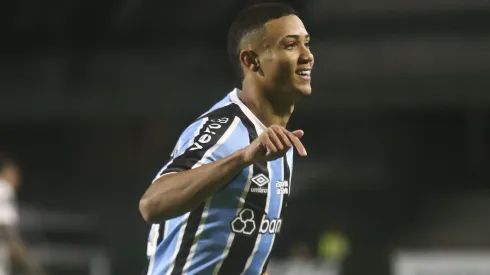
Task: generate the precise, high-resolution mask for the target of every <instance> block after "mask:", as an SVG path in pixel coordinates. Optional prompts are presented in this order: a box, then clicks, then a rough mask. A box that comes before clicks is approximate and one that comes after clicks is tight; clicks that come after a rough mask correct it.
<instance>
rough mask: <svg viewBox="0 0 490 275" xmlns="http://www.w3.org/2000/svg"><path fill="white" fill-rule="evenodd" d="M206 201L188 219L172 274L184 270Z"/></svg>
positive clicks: (174, 274) (175, 274)
mask: <svg viewBox="0 0 490 275" xmlns="http://www.w3.org/2000/svg"><path fill="white" fill-rule="evenodd" d="M204 205H205V204H204V203H202V204H201V205H200V206H199V207H198V208H197V209H195V210H193V211H191V213H190V214H189V218H188V220H187V225H186V227H185V231H184V235H183V237H182V243H181V245H180V248H179V252H178V253H177V257H176V258H175V264H174V269H173V270H172V273H170V274H171V275H180V274H182V272H183V270H184V266H185V264H186V262H187V257H188V256H189V253H190V251H191V247H192V244H193V243H194V239H195V238H196V232H197V229H198V227H199V223H200V221H201V216H202V213H203V212H204Z"/></svg>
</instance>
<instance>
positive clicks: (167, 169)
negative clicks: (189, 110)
mask: <svg viewBox="0 0 490 275" xmlns="http://www.w3.org/2000/svg"><path fill="white" fill-rule="evenodd" d="M239 92H240V91H239V90H238V89H234V90H233V91H232V92H230V93H229V94H228V95H227V96H226V97H225V98H224V99H222V100H221V101H220V102H218V103H216V104H215V105H214V106H213V107H212V108H211V109H210V110H208V111H207V112H206V113H205V114H203V115H202V116H201V117H199V118H198V119H197V120H196V121H195V122H194V123H192V124H191V125H190V126H188V127H187V128H186V129H185V130H184V132H183V133H182V134H181V136H180V138H179V140H178V142H177V145H176V147H175V149H174V151H173V153H172V155H171V159H170V161H169V162H168V163H167V164H166V165H165V166H164V167H163V168H162V169H161V171H159V173H158V174H157V176H156V178H155V180H156V179H158V178H159V177H161V176H163V175H166V174H169V173H175V172H180V171H184V170H188V169H193V168H196V167H199V166H201V165H204V164H207V163H210V162H213V161H216V160H218V159H221V158H224V157H226V156H228V155H230V154H232V153H233V152H235V151H237V150H240V149H243V148H244V147H246V146H247V145H249V144H250V143H251V142H252V141H253V140H254V139H255V138H257V136H258V135H260V134H261V133H262V132H263V131H264V130H265V129H266V127H265V126H264V125H263V124H262V123H261V122H260V121H259V120H258V119H257V117H256V116H255V115H254V114H253V113H252V112H251V111H250V110H249V109H248V108H247V107H246V106H245V105H244V104H243V102H242V101H241V100H240V99H239V97H238V93H239ZM292 165H293V150H292V149H290V150H289V151H288V152H287V154H286V156H285V157H282V158H279V159H276V160H274V161H269V162H263V163H255V164H253V165H251V166H249V167H247V168H245V169H243V170H242V171H241V172H240V174H239V175H237V177H235V178H234V179H233V180H232V181H231V182H230V183H229V184H227V185H226V186H225V187H223V188H222V189H221V190H220V191H218V192H217V193H215V194H214V195H213V196H211V197H209V198H208V199H207V200H206V201H204V202H203V203H202V204H201V205H199V207H197V208H196V209H194V210H192V211H190V212H188V213H185V214H183V215H182V216H179V217H176V218H173V219H170V220H167V221H166V222H165V223H162V224H154V225H152V227H151V230H150V234H149V240H148V251H147V252H148V253H147V254H148V257H149V261H150V263H149V269H148V275H177V274H179V275H180V274H189V275H191V274H192V275H194V274H200V275H201V274H203V275H207V274H209V275H211V274H213V275H239V274H245V275H259V274H263V273H264V272H265V270H266V268H267V263H268V259H269V256H270V253H271V250H272V248H273V245H274V239H275V237H276V234H278V233H280V231H281V226H282V218H283V215H284V210H285V208H286V204H287V200H288V196H289V192H290V187H291V174H292Z"/></svg>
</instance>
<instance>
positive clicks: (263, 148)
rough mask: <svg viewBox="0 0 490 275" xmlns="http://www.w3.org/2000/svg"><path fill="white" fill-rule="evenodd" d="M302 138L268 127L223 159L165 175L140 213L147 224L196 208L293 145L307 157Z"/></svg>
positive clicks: (147, 195) (142, 203)
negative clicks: (240, 175) (251, 168)
mask: <svg viewBox="0 0 490 275" xmlns="http://www.w3.org/2000/svg"><path fill="white" fill-rule="evenodd" d="M302 136H303V132H302V131H295V132H293V133H291V132H289V131H287V130H286V129H284V128H282V127H279V126H271V127H269V128H268V129H267V131H264V133H262V134H261V135H260V136H259V137H258V138H257V139H256V140H255V141H254V142H252V143H251V144H250V145H249V146H247V147H246V148H244V149H242V150H238V151H236V152H234V153H232V154H231V155H229V156H227V157H225V158H222V159H219V160H217V161H214V162H211V163H209V164H205V165H202V166H200V167H198V168H195V169H190V170H186V171H183V172H177V173H173V174H168V175H164V176H162V177H160V178H159V179H157V180H156V181H155V182H154V183H153V184H152V185H151V186H150V187H149V188H148V190H147V191H146V192H145V194H144V195H143V197H142V198H141V200H140V203H139V209H140V212H141V214H142V216H143V218H144V219H145V221H146V222H148V223H159V222H163V221H165V220H167V219H170V218H173V217H177V216H180V215H182V214H183V213H186V212H188V211H190V210H192V209H194V208H195V207H197V206H198V205H199V204H200V203H202V202H203V201H204V200H205V199H206V198H208V197H209V196H211V195H212V194H213V193H215V192H216V191H217V190H219V189H220V188H221V187H222V186H224V185H225V184H227V183H229V182H230V181H231V180H232V179H233V178H234V177H235V176H236V175H238V173H240V171H241V170H243V169H244V168H246V167H247V166H249V165H251V164H253V163H256V162H258V161H269V160H273V159H277V158H279V157H282V156H283V155H284V154H286V152H287V151H288V150H289V148H290V147H291V146H292V145H295V146H296V148H297V149H298V151H299V152H300V155H306V151H304V147H303V145H302V144H301V142H300V141H299V138H301V137H302Z"/></svg>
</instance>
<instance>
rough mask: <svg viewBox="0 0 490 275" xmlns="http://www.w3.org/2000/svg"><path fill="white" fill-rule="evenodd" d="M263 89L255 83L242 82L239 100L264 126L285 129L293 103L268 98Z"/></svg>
mask: <svg viewBox="0 0 490 275" xmlns="http://www.w3.org/2000/svg"><path fill="white" fill-rule="evenodd" d="M270 94H273V93H268V92H267V91H264V89H262V88H260V87H258V86H257V85H256V84H255V83H253V82H251V81H248V80H246V79H245V80H243V83H242V93H241V94H240V95H239V97H240V99H241V100H242V101H243V102H244V103H245V105H246V106H247V107H248V108H249V109H250V111H252V113H253V114H254V115H255V116H256V117H257V118H258V119H259V120H260V121H261V122H262V123H263V124H264V125H265V126H266V127H269V126H271V125H274V124H275V125H280V126H283V127H286V125H287V123H288V121H289V118H290V117H291V114H292V113H293V110H294V103H291V102H287V101H286V100H284V99H282V100H281V99H280V98H278V97H274V96H268V95H270Z"/></svg>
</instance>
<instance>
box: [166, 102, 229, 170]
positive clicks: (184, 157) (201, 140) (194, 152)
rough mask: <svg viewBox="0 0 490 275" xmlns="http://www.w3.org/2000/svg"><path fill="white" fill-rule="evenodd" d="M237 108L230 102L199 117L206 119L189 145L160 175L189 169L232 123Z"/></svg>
mask: <svg viewBox="0 0 490 275" xmlns="http://www.w3.org/2000/svg"><path fill="white" fill-rule="evenodd" d="M237 110H238V106H237V105H235V104H230V105H226V106H224V107H221V108H218V109H216V110H214V111H212V112H210V113H209V114H207V115H206V116H204V117H202V118H200V119H206V122H205V123H204V124H203V125H202V127H201V129H200V130H199V133H198V134H197V135H196V136H195V137H194V140H193V142H192V144H191V146H189V148H187V150H186V151H185V152H184V153H182V154H181V155H179V156H178V157H176V158H174V159H173V160H171V162H170V163H169V165H168V166H167V168H166V169H164V170H163V171H162V172H161V173H160V175H164V174H168V173H171V172H181V171H185V170H189V169H191V168H192V167H193V166H194V165H195V164H196V163H197V162H198V161H200V160H201V159H202V157H203V156H204V154H205V153H206V152H207V151H208V150H209V149H211V148H212V147H213V146H214V145H215V144H216V143H217V142H218V141H219V140H220V138H221V137H222V136H223V135H224V134H225V132H226V130H228V128H229V127H230V126H231V124H232V123H233V119H234V118H235V116H236V114H237Z"/></svg>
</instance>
